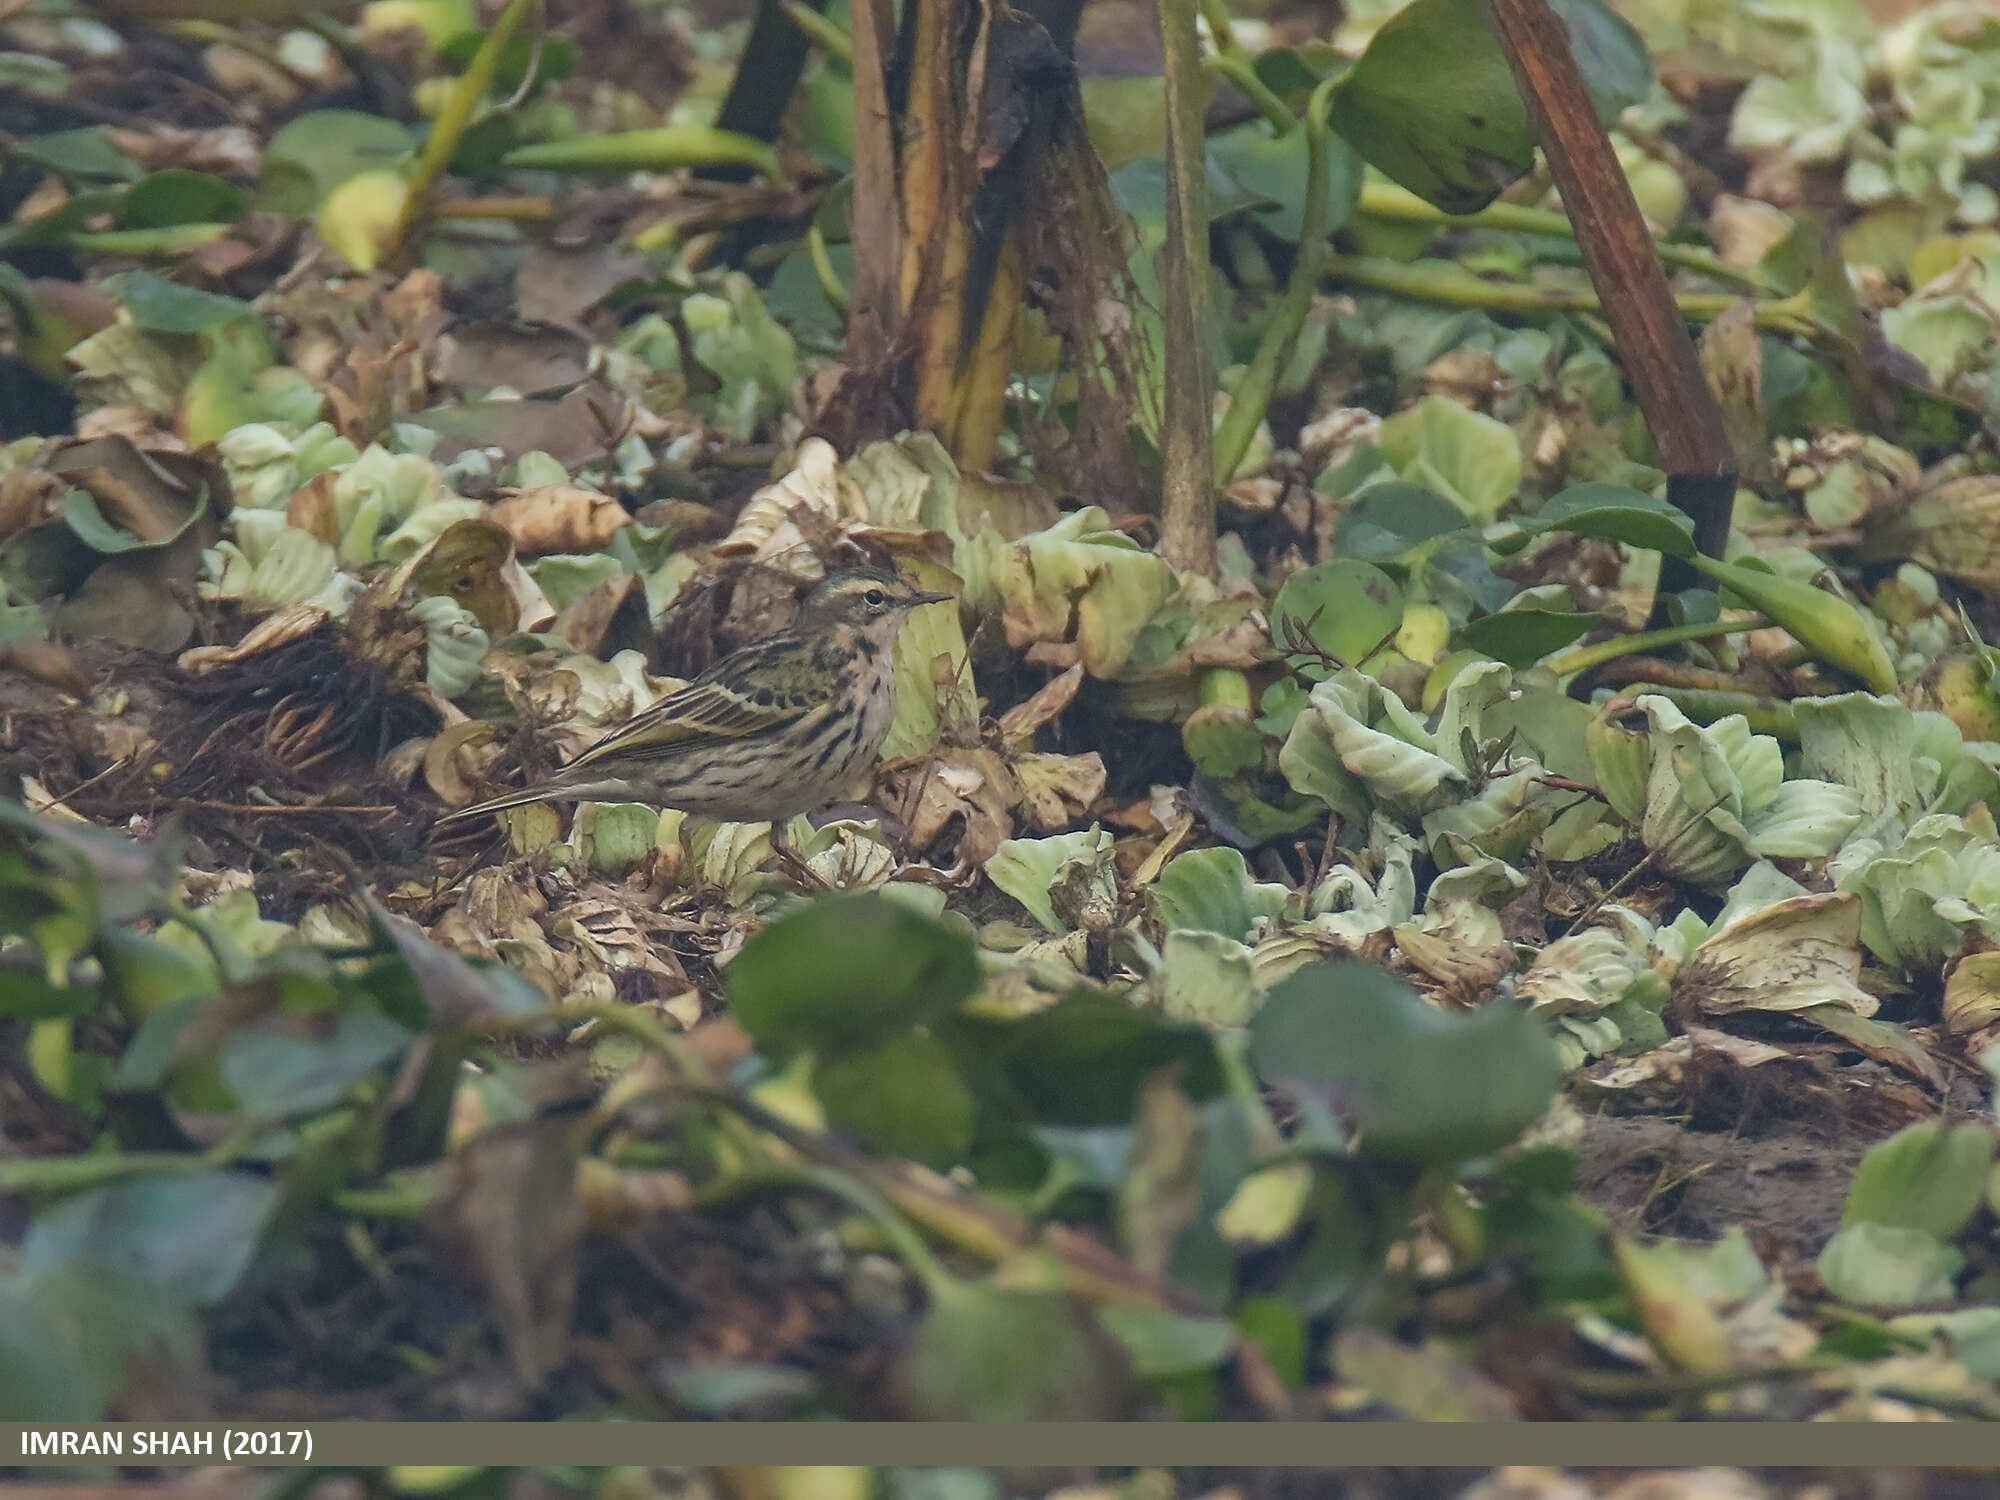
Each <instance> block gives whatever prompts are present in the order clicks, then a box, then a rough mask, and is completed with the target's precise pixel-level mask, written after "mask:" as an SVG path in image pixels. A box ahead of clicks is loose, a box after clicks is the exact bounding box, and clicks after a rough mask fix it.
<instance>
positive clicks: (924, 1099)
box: [813, 1032, 977, 1169]
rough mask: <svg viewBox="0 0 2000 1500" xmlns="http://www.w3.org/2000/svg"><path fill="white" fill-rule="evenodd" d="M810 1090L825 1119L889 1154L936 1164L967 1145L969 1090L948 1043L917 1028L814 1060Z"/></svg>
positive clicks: (952, 1159) (961, 1154)
mask: <svg viewBox="0 0 2000 1500" xmlns="http://www.w3.org/2000/svg"><path fill="white" fill-rule="evenodd" d="M813 1092H814V1093H815V1094H816V1095H817V1096H818V1097H819V1101H820V1103H821V1104H822V1105H823V1106H824V1107H825V1109H826V1117H827V1119H828V1120H829V1121H830V1122H832V1123H833V1124H835V1125H837V1126H839V1127H840V1128H841V1129H843V1130H847V1131H851V1132H852V1133H853V1134H854V1135H856V1136H858V1137H860V1138H861V1139H862V1140H864V1141H866V1142H867V1143H868V1144H869V1145H871V1146H873V1147H874V1148H875V1149H876V1150H877V1151H881V1152H885V1153H887V1154H889V1155H891V1156H903V1157H908V1158H909V1159H910V1160H912V1161H919V1162H922V1163H924V1164H925V1165H926V1166H930V1167H937V1168H940V1169H942V1168H945V1167H950V1166H954V1165H956V1164H957V1163H958V1162H960V1161H962V1160H964V1158H965V1153H966V1151H967V1149H968V1148H969V1147H970V1146H971V1145H972V1127H973V1118H974V1115H975V1113H976V1109H977V1106H976V1104H975V1102H974V1100H973V1097H972V1091H971V1089H970V1088H968V1087H967V1086H966V1082H965V1078H964V1076H963V1075H962V1074H961V1073H960V1071H959V1066H958V1063H957V1061H956V1060H955V1059H954V1058H953V1056H952V1054H951V1052H950V1050H949V1049H947V1048H946V1047H945V1046H944V1044H943V1043H941V1042H939V1041H938V1040H937V1039H936V1038H934V1037H931V1036H927V1035H925V1034H924V1033H922V1032H906V1033H904V1034H903V1035H901V1036H891V1037H887V1038H885V1039H884V1040H883V1041H882V1042H880V1043H879V1044H878V1045H876V1046H874V1047H871V1048H869V1049H868V1050H866V1051H863V1052H850V1053H846V1054H844V1055H842V1056H840V1057H835V1058H829V1059H827V1060H826V1061H823V1062H821V1063H820V1064H819V1065H818V1067H816V1068H815V1069H814V1070H813Z"/></svg>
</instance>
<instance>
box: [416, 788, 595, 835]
mask: <svg viewBox="0 0 2000 1500" xmlns="http://www.w3.org/2000/svg"><path fill="white" fill-rule="evenodd" d="M631 800H632V794H631V791H630V789H629V788H628V787H626V786H625V785H624V784H623V783H622V782H615V781H580V782H577V783H576V784H575V785H573V786H536V787H525V788H523V789H522V790H520V791H518V792H509V793H507V794H506V795H505V796H504V797H489V798H488V799H487V800H486V801H484V802H475V803H473V804H472V806H470V807H461V808H459V809H458V811H456V812H448V813H446V814H445V815H444V816H443V817H441V818H439V819H438V820H437V822H436V823H434V824H433V825H432V826H433V827H435V828H443V827H446V826H447V825H451V824H457V823H469V822H471V821H472V820H473V819H474V818H483V817H485V816H486V815H487V814H489V813H497V812H505V811H506V810H507V809H508V808H510V807H526V806H528V805H529V804H530V803H534V802H629V801H631Z"/></svg>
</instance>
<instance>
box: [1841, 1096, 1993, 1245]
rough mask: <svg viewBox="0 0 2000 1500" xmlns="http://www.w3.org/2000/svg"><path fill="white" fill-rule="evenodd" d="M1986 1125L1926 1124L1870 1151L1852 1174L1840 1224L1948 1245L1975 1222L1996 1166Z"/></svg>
mask: <svg viewBox="0 0 2000 1500" xmlns="http://www.w3.org/2000/svg"><path fill="white" fill-rule="evenodd" d="M1993 1154H1994V1143H1993V1131H1992V1130H1991V1128H1990V1127H1988V1126H1985V1125H1976V1124H1964V1125H1946V1124H1945V1123H1944V1122H1943V1121H1942V1120H1925V1121H1922V1122H1921V1123H1919V1124H1916V1125H1911V1126H1908V1127H1906V1128H1905V1129H1902V1130H1899V1131H1897V1132H1896V1133H1895V1134H1894V1135H1892V1136H1890V1137H1889V1138H1888V1139H1887V1140H1886V1141H1879V1142H1877V1143H1876V1144H1875V1145H1874V1146H1872V1147H1870V1148H1869V1151H1868V1154H1867V1155H1866V1156H1864V1157H1862V1159H1861V1165H1860V1166H1858V1167H1856V1168H1855V1170H1854V1181H1853V1183H1852V1184H1851V1185H1850V1186H1849V1188H1848V1190H1847V1208H1846V1211H1845V1212H1844V1213H1843V1214H1842V1215H1841V1223H1842V1224H1888V1225H1894V1226H1898V1227H1901V1228H1905V1229H1921V1230H1923V1231H1924V1232H1925V1233H1926V1234H1931V1235H1935V1236H1936V1237H1937V1238H1938V1239H1940V1240H1949V1239H1951V1238H1952V1237H1953V1236H1954V1235H1956V1234H1957V1233H1958V1232H1959V1231H1960V1230H1961V1229H1963V1228H1965V1226H1966V1225H1967V1224H1968V1223H1970V1222H1971V1220H1972V1216H1973V1214H1974V1213H1976V1212H1977V1211H1978V1209H1979V1204H1980V1201H1981V1199H1982V1197H1983V1196H1984V1194H1985V1191H1986V1179H1987V1177H1988V1175H1989V1174H1990V1173H1991V1171H1992V1167H1993Z"/></svg>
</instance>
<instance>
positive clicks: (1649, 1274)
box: [1615, 1238, 1733, 1375]
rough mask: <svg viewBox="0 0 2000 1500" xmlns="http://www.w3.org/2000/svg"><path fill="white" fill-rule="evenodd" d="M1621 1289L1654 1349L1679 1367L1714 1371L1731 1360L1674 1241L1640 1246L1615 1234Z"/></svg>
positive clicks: (1718, 1321)
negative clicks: (1627, 1297) (1622, 1281)
mask: <svg viewBox="0 0 2000 1500" xmlns="http://www.w3.org/2000/svg"><path fill="white" fill-rule="evenodd" d="M1615 1253H1616V1256H1617V1262H1618V1270H1619V1274H1620V1276H1621V1277H1622V1278H1623V1280H1624V1282H1625V1290H1626V1291H1627V1292H1628V1293H1629V1294H1630V1295H1631V1298H1632V1300H1633V1302H1634V1303H1635V1304H1636V1305H1637V1307H1638V1310H1639V1320H1640V1322H1641V1324H1642V1325H1643V1326H1644V1327H1645V1330H1646V1332H1647V1334H1648V1335H1649V1336H1650V1337H1651V1338H1652V1340H1653V1343H1654V1344H1655V1345H1656V1346H1658V1348H1659V1350H1660V1352H1661V1353H1662V1354H1664V1355H1666V1356H1667V1358H1668V1359H1670V1360H1671V1361H1673V1363H1674V1364H1675V1365H1676V1366H1677V1367H1678V1368H1680V1369H1683V1370H1687V1371H1689V1372H1691V1373H1693V1374H1697V1375H1719V1374H1721V1373H1723V1372H1724V1371H1726V1370H1728V1369H1729V1368H1730V1366H1731V1365H1732V1363H1733V1360H1732V1358H1731V1356H1730V1352H1729V1335H1728V1331H1727V1329H1726V1328H1725V1327H1724V1326H1723V1321H1722V1318H1721V1317H1720V1315H1719V1314H1718V1313H1717V1311H1716V1309H1715V1307H1714V1306H1713V1305H1712V1299H1711V1298H1709V1297H1708V1296H1706V1295H1704V1294H1703V1291H1702V1288H1701V1287H1700V1286H1699V1285H1697V1284H1696V1282H1695V1279H1694V1277H1693V1276H1692V1275H1691V1274H1690V1270H1691V1268H1690V1266H1689V1264H1688V1262H1687V1260H1686V1258H1685V1257H1683V1256H1682V1255H1681V1254H1680V1253H1679V1247H1677V1246H1674V1245H1653V1246H1647V1245H1640V1244H1637V1243H1636V1242H1634V1241H1632V1240H1628V1239H1624V1238H1620V1239H1619V1240H1618V1242H1617V1246H1616V1252H1615Z"/></svg>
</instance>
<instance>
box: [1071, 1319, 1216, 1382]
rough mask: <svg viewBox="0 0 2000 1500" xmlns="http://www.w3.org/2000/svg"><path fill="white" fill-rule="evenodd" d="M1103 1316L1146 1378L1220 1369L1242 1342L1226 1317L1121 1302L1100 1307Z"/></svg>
mask: <svg viewBox="0 0 2000 1500" xmlns="http://www.w3.org/2000/svg"><path fill="white" fill-rule="evenodd" d="M1098 1318H1099V1320H1100V1321H1101V1322H1102V1323H1103V1325H1104V1327H1105V1328H1106V1329H1107V1330H1108V1331H1109V1332H1110V1333H1111V1335H1112V1336H1113V1337H1114V1338H1116V1339H1117V1340H1118V1342H1119V1343H1121V1344H1123V1345H1124V1346H1125V1352H1126V1353H1127V1354H1128V1355H1130V1356H1131V1359H1132V1368H1133V1370H1134V1371H1135V1372H1136V1373H1137V1374H1138V1375H1139V1376H1140V1378H1141V1379H1144V1380H1163V1379H1167V1378H1170V1377H1172V1376H1175V1375H1190V1374H1193V1373H1194V1372H1196V1371H1198V1370H1211V1369H1214V1368H1215V1366H1217V1365H1219V1364H1221V1363H1222V1361H1223V1360H1225V1359H1227V1358H1228V1357H1229V1352H1230V1350H1231V1349H1232V1348H1234V1347H1235V1344H1236V1329H1235V1328H1234V1326H1233V1325H1231V1323H1230V1322H1229V1320H1228V1319H1226V1318H1199V1317H1190V1316H1188V1315H1187V1314H1185V1313H1173V1312H1168V1311H1166V1310H1165V1309H1163V1308H1157V1307H1142V1306H1137V1305H1119V1304H1117V1303H1112V1304H1109V1305H1107V1306H1105V1307H1103V1308H1101V1309H1099V1311H1098Z"/></svg>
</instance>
